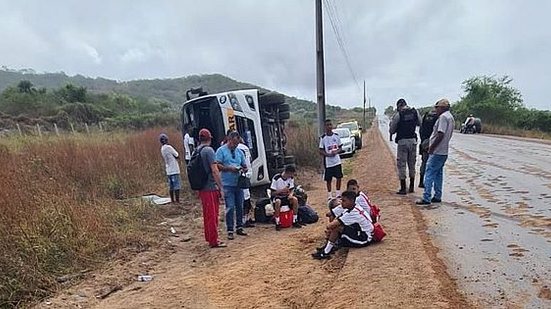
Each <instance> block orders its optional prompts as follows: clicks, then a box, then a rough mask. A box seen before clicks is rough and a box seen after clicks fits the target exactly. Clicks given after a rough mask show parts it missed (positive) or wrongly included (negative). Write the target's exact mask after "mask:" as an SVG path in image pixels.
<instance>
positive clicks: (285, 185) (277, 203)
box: [270, 165, 302, 231]
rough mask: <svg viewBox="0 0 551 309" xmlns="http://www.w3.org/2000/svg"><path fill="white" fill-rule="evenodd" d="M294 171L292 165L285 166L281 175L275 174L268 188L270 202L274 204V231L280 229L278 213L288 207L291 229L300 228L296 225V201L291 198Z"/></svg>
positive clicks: (294, 198) (293, 197)
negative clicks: (284, 206) (290, 214)
mask: <svg viewBox="0 0 551 309" xmlns="http://www.w3.org/2000/svg"><path fill="white" fill-rule="evenodd" d="M295 172H296V169H295V167H294V166H293V165H287V166H286V167H285V170H284V171H283V173H281V174H276V175H275V176H274V178H273V179H272V185H271V186H270V190H271V195H272V196H271V197H272V202H273V204H274V218H275V222H276V231H279V230H280V229H281V224H280V222H279V213H280V210H281V206H283V205H288V206H289V207H290V208H291V209H292V210H293V227H294V228H301V227H302V226H301V225H300V223H298V220H297V219H298V199H297V198H296V197H295V196H293V189H294V188H295V180H294V178H293V177H294V176H295Z"/></svg>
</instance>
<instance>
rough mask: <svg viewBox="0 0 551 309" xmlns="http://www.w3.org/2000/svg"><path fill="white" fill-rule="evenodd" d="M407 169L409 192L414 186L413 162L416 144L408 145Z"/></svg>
mask: <svg viewBox="0 0 551 309" xmlns="http://www.w3.org/2000/svg"><path fill="white" fill-rule="evenodd" d="M408 146H409V147H408V171H409V190H408V192H409V193H413V192H414V188H415V163H416V162H417V144H411V145H408Z"/></svg>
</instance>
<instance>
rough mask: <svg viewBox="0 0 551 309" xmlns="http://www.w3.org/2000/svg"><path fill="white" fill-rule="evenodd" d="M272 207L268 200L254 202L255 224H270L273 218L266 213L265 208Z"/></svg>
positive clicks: (262, 199)
mask: <svg viewBox="0 0 551 309" xmlns="http://www.w3.org/2000/svg"><path fill="white" fill-rule="evenodd" d="M268 205H269V206H270V207H271V206H272V204H271V201H270V198H267V197H265V198H261V199H259V200H257V201H256V205H255V208H254V220H255V221H256V222H257V223H271V222H272V219H273V216H272V215H271V214H269V213H267V212H266V206H268Z"/></svg>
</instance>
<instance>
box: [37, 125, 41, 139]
mask: <svg viewBox="0 0 551 309" xmlns="http://www.w3.org/2000/svg"><path fill="white" fill-rule="evenodd" d="M36 130H37V131H38V136H40V137H42V130H40V124H38V123H37V124H36Z"/></svg>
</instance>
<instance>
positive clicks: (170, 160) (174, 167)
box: [161, 144, 180, 175]
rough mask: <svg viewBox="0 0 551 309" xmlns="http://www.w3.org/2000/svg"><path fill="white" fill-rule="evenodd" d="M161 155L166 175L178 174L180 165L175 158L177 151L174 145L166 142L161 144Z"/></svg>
mask: <svg viewBox="0 0 551 309" xmlns="http://www.w3.org/2000/svg"><path fill="white" fill-rule="evenodd" d="M161 156H163V160H165V169H166V174H167V175H175V174H180V165H178V160H177V159H176V157H177V156H178V152H177V151H176V150H175V149H174V147H172V146H170V145H168V144H165V145H163V146H162V147H161Z"/></svg>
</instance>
